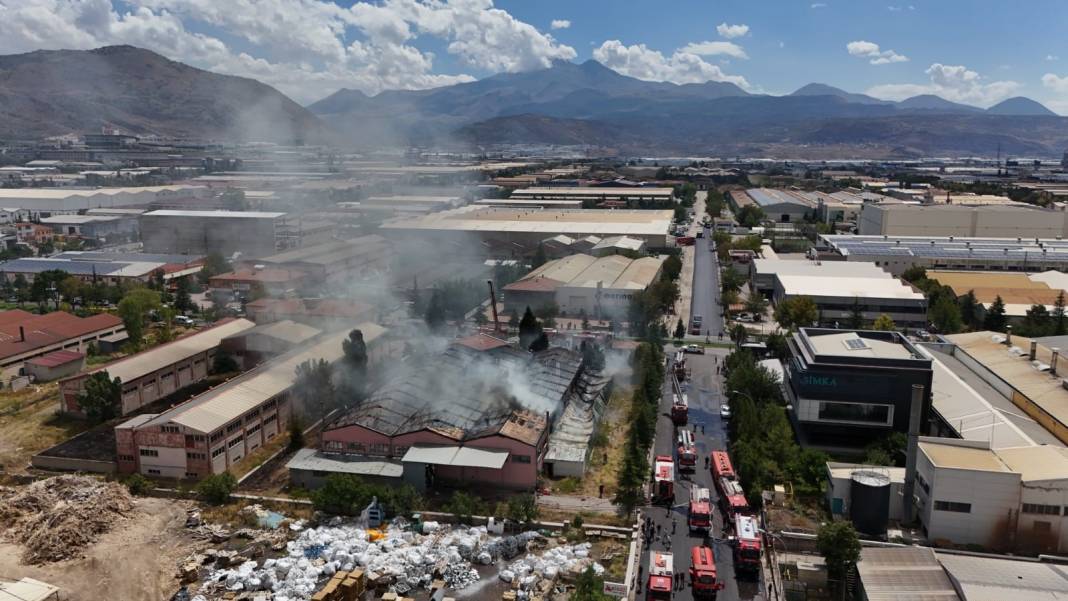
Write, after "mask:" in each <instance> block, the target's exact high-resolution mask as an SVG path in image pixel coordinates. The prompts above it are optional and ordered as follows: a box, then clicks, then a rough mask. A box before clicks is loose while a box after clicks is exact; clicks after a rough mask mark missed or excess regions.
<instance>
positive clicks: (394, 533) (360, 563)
mask: <svg viewBox="0 0 1068 601" xmlns="http://www.w3.org/2000/svg"><path fill="white" fill-rule="evenodd" d="M537 538H539V535H538V534H537V533H534V532H527V533H523V534H521V535H518V536H509V537H497V536H493V535H490V534H489V533H488V531H487V529H486V528H485V527H484V526H483V527H477V528H468V527H446V526H439V525H438V524H435V523H433V522H427V523H424V524H423V528H422V529H421V531H420V532H414V531H412V530H411V529H409V528H408V524H407V523H405V522H404V521H403V520H400V519H398V520H395V521H394V522H393V523H391V524H390V525H389V527H388V528H387V529H384V530H379V529H365V528H362V527H359V526H356V525H353V524H351V523H346V522H344V521H342V520H341V519H337V518H335V519H334V520H331V521H330V522H329V524H328V525H326V526H323V527H319V528H309V529H306V530H304V531H302V532H301V533H300V535H299V536H298V537H297V538H296V540H292V541H289V542H288V543H287V544H286V554H285V556H283V557H280V558H277V559H274V558H271V559H266V560H264V561H263V562H262V563H260V562H257V561H247V562H245V563H243V564H241V565H240V566H237V567H236V568H227V569H219V570H215V571H214V572H212V573H211V574H210V575H209V577H208V578H207V582H206V584H205V586H204V587H203V588H201V590H200V593H201V594H202V595H206V596H213V594H214V593H222V592H224V591H226V592H238V591H272V592H273V593H274V596H273V599H274V600H275V601H296V600H298V599H299V600H303V599H309V598H310V597H311V596H312V594H313V593H314V592H315V591H316V589H317V588H318V584H319V583H320V582H321V581H322V580H323V579H324V578H330V577H331V576H333V575H334V574H335V573H336V572H338V571H339V570H340V571H346V572H348V571H352V570H354V569H357V568H363V570H364V573H365V575H366V579H367V583H368V584H367V585H368V587H369V588H375V589H379V590H382V591H385V590H389V591H390V592H393V593H399V594H401V595H403V594H407V593H409V592H410V591H414V590H417V589H429V588H430V586H431V584H432V582H433V581H434V579H436V578H440V579H441V580H444V581H445V585H446V586H447V587H448V588H450V589H452V590H461V589H463V588H465V587H467V586H469V585H471V584H473V583H475V582H477V581H478V579H479V575H478V572H477V571H476V570H475V569H474V567H473V566H472V562H479V563H482V564H487V565H488V564H490V563H493V562H495V561H497V560H498V559H501V558H503V559H510V558H512V557H515V556H516V555H517V554H519V553H521V552H523V551H525V550H526V549H527V547H528V545H529V543H530V542H531V541H533V540H535V539H537Z"/></svg>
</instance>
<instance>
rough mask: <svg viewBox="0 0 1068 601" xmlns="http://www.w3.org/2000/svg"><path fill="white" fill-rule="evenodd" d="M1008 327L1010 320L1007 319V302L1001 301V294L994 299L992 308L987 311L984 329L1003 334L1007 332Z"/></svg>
mask: <svg viewBox="0 0 1068 601" xmlns="http://www.w3.org/2000/svg"><path fill="white" fill-rule="evenodd" d="M1006 325H1008V318H1006V317H1005V301H1003V300H1001V295H1000V294H999V295H998V296H997V297H995V298H994V302H993V303H991V305H990V308H989V309H987V310H986V316H985V317H984V318H983V327H984V328H986V329H988V330H992V331H994V332H1002V331H1004V330H1005V326H1006Z"/></svg>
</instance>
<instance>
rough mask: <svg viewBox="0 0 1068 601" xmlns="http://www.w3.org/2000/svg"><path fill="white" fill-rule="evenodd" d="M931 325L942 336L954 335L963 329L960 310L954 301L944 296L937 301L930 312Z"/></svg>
mask: <svg viewBox="0 0 1068 601" xmlns="http://www.w3.org/2000/svg"><path fill="white" fill-rule="evenodd" d="M928 317H930V319H931V323H933V324H934V326H935V328H936V329H937V330H938V331H939V332H940V333H942V334H952V333H954V332H958V331H960V329H961V325H962V322H961V315H960V308H959V307H958V306H957V303H955V302H953V300H952V299H950V298H948V297H945V296H943V297H942V298H939V299H938V300H937V301H935V304H934V305H933V306H932V307H931V309H930V310H929V311H928Z"/></svg>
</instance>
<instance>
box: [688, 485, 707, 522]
mask: <svg viewBox="0 0 1068 601" xmlns="http://www.w3.org/2000/svg"><path fill="white" fill-rule="evenodd" d="M687 523H688V524H689V526H690V532H699V531H704V532H708V531H709V530H711V529H712V491H710V490H708V489H707V488H699V487H694V488H691V489H690V513H689V517H688V518H687Z"/></svg>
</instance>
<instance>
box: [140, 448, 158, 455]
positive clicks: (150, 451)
mask: <svg viewBox="0 0 1068 601" xmlns="http://www.w3.org/2000/svg"><path fill="white" fill-rule="evenodd" d="M141 456H142V457H159V451H157V450H156V449H141Z"/></svg>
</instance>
